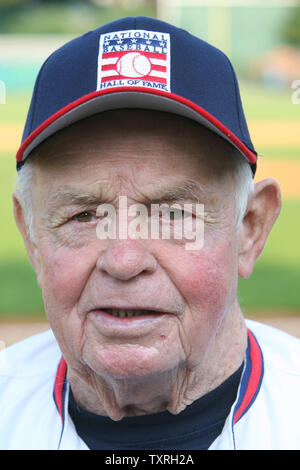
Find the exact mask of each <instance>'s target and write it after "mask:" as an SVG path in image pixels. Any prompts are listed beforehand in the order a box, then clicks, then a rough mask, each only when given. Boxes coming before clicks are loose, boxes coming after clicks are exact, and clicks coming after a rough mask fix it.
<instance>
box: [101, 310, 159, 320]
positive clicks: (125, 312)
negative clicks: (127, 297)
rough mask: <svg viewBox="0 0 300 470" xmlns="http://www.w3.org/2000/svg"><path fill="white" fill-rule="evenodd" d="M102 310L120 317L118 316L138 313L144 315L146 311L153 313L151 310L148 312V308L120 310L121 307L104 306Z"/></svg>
mask: <svg viewBox="0 0 300 470" xmlns="http://www.w3.org/2000/svg"><path fill="white" fill-rule="evenodd" d="M103 310H104V311H105V312H107V313H109V314H110V315H113V316H114V317H120V318H125V317H138V316H139V315H145V314H146V313H153V312H150V311H149V310H122V309H117V308H106V309H103Z"/></svg>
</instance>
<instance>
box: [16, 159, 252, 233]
mask: <svg viewBox="0 0 300 470" xmlns="http://www.w3.org/2000/svg"><path fill="white" fill-rule="evenodd" d="M231 156H232V173H231V176H232V177H233V178H234V180H235V194H234V197H235V207H236V228H237V230H238V229H239V228H240V225H241V223H242V221H243V218H244V215H245V213H246V209H247V205H248V200H249V196H250V195H251V193H252V192H253V190H254V183H253V177H252V171H251V168H250V165H249V163H248V162H247V160H246V159H245V158H241V155H240V153H239V152H237V151H234V152H232V155H231ZM35 160H36V156H31V157H30V158H28V159H27V161H26V163H25V164H24V165H23V166H22V167H21V169H20V170H19V171H18V174H17V179H16V182H15V188H14V191H15V192H16V193H18V194H19V201H20V204H21V206H22V209H23V212H24V219H25V224H26V227H27V234H28V236H29V239H30V240H32V241H35V234H34V214H33V209H32V196H31V185H32V181H33V177H34V166H35V165H34V162H35Z"/></svg>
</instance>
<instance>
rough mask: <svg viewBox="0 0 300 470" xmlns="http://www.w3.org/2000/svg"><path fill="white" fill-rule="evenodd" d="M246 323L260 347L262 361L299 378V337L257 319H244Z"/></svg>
mask: <svg viewBox="0 0 300 470" xmlns="http://www.w3.org/2000/svg"><path fill="white" fill-rule="evenodd" d="M246 324H247V327H248V328H249V329H250V330H251V332H252V333H253V334H254V335H255V337H256V339H257V341H258V343H259V345H260V347H261V349H262V353H263V357H264V361H265V362H267V363H268V364H270V365H272V367H274V368H275V369H277V370H281V371H282V372H286V373H287V374H291V375H294V376H298V378H300V361H299V358H300V339H299V338H297V337H296V336H292V335H290V334H288V333H286V332H284V331H282V330H279V329H278V328H274V327H272V326H269V325H265V324H263V323H260V322H258V321H254V320H246Z"/></svg>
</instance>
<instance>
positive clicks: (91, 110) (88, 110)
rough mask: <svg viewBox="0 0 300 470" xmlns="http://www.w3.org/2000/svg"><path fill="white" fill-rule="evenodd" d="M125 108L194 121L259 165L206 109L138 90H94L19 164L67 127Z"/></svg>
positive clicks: (52, 122) (42, 131)
mask: <svg viewBox="0 0 300 470" xmlns="http://www.w3.org/2000/svg"><path fill="white" fill-rule="evenodd" d="M124 108H136V109H149V110H155V111H164V112H169V113H173V114H177V115H180V116H183V117H186V118H189V119H192V120H194V121H196V122H198V123H199V124H201V125H203V126H205V127H207V128H208V129H210V130H211V131H212V132H215V133H216V134H218V135H219V136H220V137H222V138H223V139H225V140H227V141H228V142H229V143H230V144H232V145H233V146H234V147H235V148H236V149H237V150H238V151H239V152H240V153H241V155H242V156H243V157H245V158H246V159H247V160H248V162H249V163H250V164H251V166H252V170H253V168H255V166H256V159H257V155H256V153H254V152H253V151H251V150H250V149H249V148H248V147H247V146H246V145H245V144H244V143H243V142H242V141H241V140H240V139H238V138H237V137H236V136H235V134H233V133H232V132H231V131H230V130H229V129H227V128H226V127H225V126H224V125H223V124H222V123H221V122H220V121H218V120H217V119H216V118H215V117H214V116H212V115H211V114H210V113H208V112H207V111H206V110H205V109H203V108H201V107H199V106H197V105H195V104H194V103H193V102H191V101H189V100H187V99H185V98H182V97H181V96H178V95H175V94H172V93H167V92H163V91H161V90H156V89H154V90H153V89H150V90H147V91H145V89H143V90H141V88H137V87H128V88H124V87H122V88H112V89H108V90H100V91H95V92H93V93H90V94H88V95H85V96H83V97H82V98H80V99H78V100H76V101H74V102H72V103H70V104H69V105H67V106H65V107H64V108H62V109H60V110H59V111H58V112H56V113H55V114H53V115H52V116H50V117H49V118H48V119H47V120H45V121H44V122H43V123H42V124H41V125H40V126H38V127H37V128H36V129H35V130H34V131H33V132H32V133H31V134H30V135H29V136H28V137H27V139H25V140H24V142H23V143H22V145H21V146H20V148H19V150H18V153H17V155H16V158H17V161H18V163H19V165H21V162H22V161H24V160H25V159H26V157H27V156H28V155H29V154H30V152H32V150H34V149H35V148H36V147H37V146H38V145H39V144H41V143H42V142H43V141H44V140H46V139H47V138H48V137H50V136H51V135H53V134H55V133H56V132H58V131H60V130H62V129H64V128H65V127H67V126H70V125H71V124H73V123H75V122H77V121H80V120H81V119H85V118H87V117H89V116H92V115H94V114H97V113H101V112H103V111H109V110H113V109H124ZM254 171H255V170H254Z"/></svg>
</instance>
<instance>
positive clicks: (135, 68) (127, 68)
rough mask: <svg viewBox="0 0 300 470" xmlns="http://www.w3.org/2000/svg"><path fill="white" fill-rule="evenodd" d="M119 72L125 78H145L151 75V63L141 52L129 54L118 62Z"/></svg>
mask: <svg viewBox="0 0 300 470" xmlns="http://www.w3.org/2000/svg"><path fill="white" fill-rule="evenodd" d="M117 71H118V73H119V74H120V75H123V76H124V77H130V78H138V77H144V76H145V75H148V74H149V73H150V71H151V63H150V61H149V59H148V58H147V57H145V56H144V55H143V54H141V53H139V52H128V54H124V55H123V56H122V57H120V59H119V60H118V62H117Z"/></svg>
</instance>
